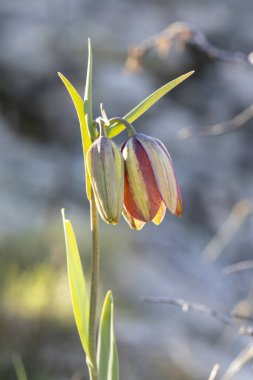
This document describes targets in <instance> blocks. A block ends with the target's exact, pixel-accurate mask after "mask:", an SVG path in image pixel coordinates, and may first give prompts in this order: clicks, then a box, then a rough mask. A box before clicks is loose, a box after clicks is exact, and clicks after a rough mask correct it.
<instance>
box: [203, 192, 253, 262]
mask: <svg viewBox="0 0 253 380" xmlns="http://www.w3.org/2000/svg"><path fill="white" fill-rule="evenodd" d="M252 212H253V205H252V202H251V201H249V200H246V199H244V200H242V201H240V202H238V203H236V205H235V206H234V207H233V209H232V211H231V213H230V215H229V217H228V218H227V220H226V221H225V222H224V224H223V225H222V226H221V227H220V229H219V230H218V232H217V233H216V235H215V236H214V237H213V238H212V239H211V240H210V241H209V243H208V244H207V246H206V247H205V249H204V250H203V258H204V259H205V260H207V261H209V262H211V261H215V260H216V259H217V258H218V257H219V256H220V254H221V253H222V251H223V249H224V248H225V246H226V245H227V244H228V243H229V242H230V240H231V239H232V238H233V237H234V236H235V234H236V232H237V231H238V230H239V228H240V227H241V225H242V224H243V222H244V221H245V219H246V218H247V217H248V216H249V215H250V214H252Z"/></svg>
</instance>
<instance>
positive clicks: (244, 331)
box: [142, 296, 253, 336]
mask: <svg viewBox="0 0 253 380" xmlns="http://www.w3.org/2000/svg"><path fill="white" fill-rule="evenodd" d="M142 300H143V301H145V302H149V303H156V304H165V305H173V306H177V307H180V308H181V309H182V311H183V312H188V311H190V310H192V311H197V312H199V313H201V314H204V315H207V316H209V317H212V318H214V319H216V320H217V321H219V322H221V323H222V324H223V325H226V326H232V327H238V323H237V321H236V319H235V318H234V317H233V316H232V315H225V314H223V313H220V312H218V311H217V310H214V309H210V308H209V307H207V306H205V305H202V304H197V303H192V302H187V301H185V300H183V299H178V298H168V297H148V296H145V297H143V298H142ZM238 333H239V334H240V335H249V336H253V328H252V327H249V326H245V325H239V329H238Z"/></svg>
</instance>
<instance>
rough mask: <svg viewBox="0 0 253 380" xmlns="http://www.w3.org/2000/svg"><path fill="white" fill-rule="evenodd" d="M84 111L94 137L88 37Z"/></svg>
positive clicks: (90, 57) (90, 59)
mask: <svg viewBox="0 0 253 380" xmlns="http://www.w3.org/2000/svg"><path fill="white" fill-rule="evenodd" d="M84 105H85V107H84V112H85V119H86V123H87V126H88V128H89V131H90V136H91V138H92V139H94V138H95V134H94V132H95V131H94V127H93V116H92V49H91V42H90V38H89V39H88V64H87V74H86V84H85V91H84Z"/></svg>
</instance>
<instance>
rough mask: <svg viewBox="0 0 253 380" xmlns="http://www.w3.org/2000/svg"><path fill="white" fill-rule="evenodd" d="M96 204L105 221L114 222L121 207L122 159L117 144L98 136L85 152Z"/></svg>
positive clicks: (116, 220) (119, 213)
mask: <svg viewBox="0 0 253 380" xmlns="http://www.w3.org/2000/svg"><path fill="white" fill-rule="evenodd" d="M86 167H87V170H88V174H89V177H90V180H91V185H92V189H93V192H94V196H95V200H96V205H97V208H98V211H99V213H100V216H101V218H102V219H103V220H104V221H105V222H106V223H112V224H116V223H117V222H118V219H119V217H120V215H121V212H122V207H123V184H124V177H123V169H124V164H123V159H122V155H121V153H120V151H119V149H118V147H117V145H116V144H115V143H114V142H113V141H112V140H110V139H109V138H107V137H104V136H100V137H99V138H98V139H97V140H95V142H94V143H93V144H92V146H91V147H90V149H89V150H88V152H87V154H86Z"/></svg>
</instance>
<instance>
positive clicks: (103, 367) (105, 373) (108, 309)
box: [97, 291, 119, 380]
mask: <svg viewBox="0 0 253 380" xmlns="http://www.w3.org/2000/svg"><path fill="white" fill-rule="evenodd" d="M113 323H114V322H113V300H112V293H111V292H110V291H109V292H107V295H106V297H105V301H104V306H103V310H102V314H101V319H100V325H99V334H98V352H97V363H98V374H99V377H98V379H99V380H118V379H119V364H118V352H117V347H116V341H115V336H114V327H113Z"/></svg>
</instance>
